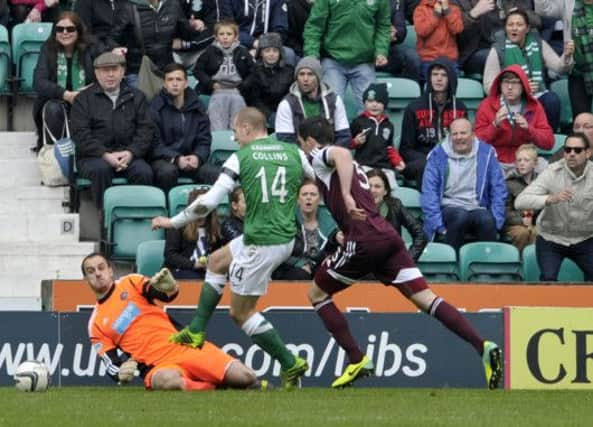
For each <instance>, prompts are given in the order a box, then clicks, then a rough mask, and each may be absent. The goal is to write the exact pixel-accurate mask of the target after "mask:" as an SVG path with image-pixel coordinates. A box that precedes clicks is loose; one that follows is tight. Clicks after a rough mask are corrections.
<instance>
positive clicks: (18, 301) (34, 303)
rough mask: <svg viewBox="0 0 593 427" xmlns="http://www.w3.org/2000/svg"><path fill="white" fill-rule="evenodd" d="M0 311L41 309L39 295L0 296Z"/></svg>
mask: <svg viewBox="0 0 593 427" xmlns="http://www.w3.org/2000/svg"><path fill="white" fill-rule="evenodd" d="M0 311H41V297H0Z"/></svg>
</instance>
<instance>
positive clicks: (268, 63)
mask: <svg viewBox="0 0 593 427" xmlns="http://www.w3.org/2000/svg"><path fill="white" fill-rule="evenodd" d="M255 59H256V61H257V63H256V64H255V67H254V69H253V72H252V73H251V74H250V75H249V77H248V78H247V79H246V80H245V82H244V84H243V88H244V90H243V93H244V94H245V101H246V102H247V104H248V105H249V106H251V107H255V108H257V109H258V110H260V111H261V112H262V113H264V114H265V116H266V118H267V119H268V127H269V128H273V127H274V120H275V117H276V110H277V109H278V104H280V101H282V99H283V98H284V96H285V95H286V94H287V93H288V90H289V89H290V85H291V84H292V82H293V80H294V77H293V74H294V68H293V67H292V66H290V65H287V64H286V62H285V57H284V48H283V46H282V37H280V34H278V33H266V34H262V35H261V36H260V38H259V43H258V48H257V53H256V55H255Z"/></svg>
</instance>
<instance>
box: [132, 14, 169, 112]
mask: <svg viewBox="0 0 593 427" xmlns="http://www.w3.org/2000/svg"><path fill="white" fill-rule="evenodd" d="M132 7H133V9H134V32H135V33H136V38H137V39H138V41H139V42H140V47H141V48H142V62H141V63H140V69H139V70H138V89H140V90H141V91H142V92H143V93H144V95H146V98H147V100H148V101H149V102H150V101H151V100H152V98H154V97H155V96H156V95H158V94H159V92H160V91H161V89H162V88H163V83H164V82H165V80H164V78H163V77H164V76H163V73H162V72H161V71H160V70H159V67H157V66H156V65H154V62H152V59H150V57H149V56H148V55H146V51H145V49H144V37H143V36H142V28H141V27H140V15H139V14H138V7H137V6H136V5H134V6H132Z"/></svg>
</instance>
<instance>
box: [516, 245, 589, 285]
mask: <svg viewBox="0 0 593 427" xmlns="http://www.w3.org/2000/svg"><path fill="white" fill-rule="evenodd" d="M539 276H540V269H539V265H538V264H537V257H536V256H535V245H529V246H525V248H523V278H524V280H525V281H526V282H539V281H540V280H539ZM584 280H585V275H584V274H583V271H582V270H581V269H580V268H579V266H578V265H576V264H575V263H574V261H572V260H570V259H568V258H565V259H564V261H562V265H561V266H560V273H558V281H559V282H583V281H584Z"/></svg>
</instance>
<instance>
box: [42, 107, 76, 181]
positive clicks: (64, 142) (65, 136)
mask: <svg viewBox="0 0 593 427" xmlns="http://www.w3.org/2000/svg"><path fill="white" fill-rule="evenodd" d="M46 105H47V104H46ZM62 109H63V111H64V119H65V120H64V128H63V129H62V135H61V137H60V138H59V139H57V138H56V137H54V135H53V134H52V133H51V131H50V130H49V127H48V126H47V123H46V122H45V106H43V111H42V120H43V147H41V149H40V150H39V153H38V154H37V164H38V165H39V172H40V173H41V183H42V184H43V185H46V186H48V187H61V186H65V185H68V183H69V181H70V180H69V177H70V174H71V169H72V156H73V155H74V143H73V142H72V138H70V127H69V126H68V115H67V113H66V108H65V107H64V105H62ZM47 136H49V138H50V139H51V143H48V142H47Z"/></svg>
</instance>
